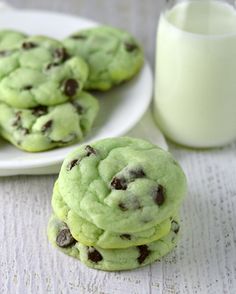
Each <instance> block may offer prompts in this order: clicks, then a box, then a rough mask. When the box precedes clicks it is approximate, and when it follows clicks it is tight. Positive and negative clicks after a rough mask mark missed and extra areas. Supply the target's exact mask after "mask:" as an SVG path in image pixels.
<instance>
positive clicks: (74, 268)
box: [0, 0, 236, 294]
mask: <svg viewBox="0 0 236 294" xmlns="http://www.w3.org/2000/svg"><path fill="white" fill-rule="evenodd" d="M9 3H10V4H13V5H15V6H17V7H22V8H40V9H48V10H57V11H63V12H67V13H73V14H77V15H81V16H85V17H88V18H92V19H94V20H97V21H100V22H103V23H107V24H111V25H114V26H118V27H122V28H125V29H128V30H129V31H130V32H132V33H133V34H134V35H135V36H136V37H137V38H138V39H139V40H140V41H141V42H142V43H143V44H144V46H145V50H146V55H147V57H148V58H149V60H150V61H151V63H152V64H153V61H154V50H155V30H156V24H157V18H158V15H159V11H160V6H161V3H159V2H157V1H155V0H145V1H141V0H139V1H137V0H119V1H118V0H110V1H109V0H97V1H96V0H93V1H92V0H67V1H66V0H64V1H59V0H50V1H48V0H40V1H36V0H12V1H9ZM170 150H171V152H172V153H173V154H174V156H175V157H176V158H177V160H179V162H180V163H181V165H182V166H183V168H184V170H185V172H186V174H187V177H188V182H189V193H188V197H187V199H186V201H185V203H184V206H183V210H182V240H181V241H180V243H179V245H178V247H177V249H176V250H175V251H174V252H172V253H171V254H169V255H168V256H167V257H166V258H164V259H163V260H162V261H161V262H157V263H155V264H153V265H151V266H148V267H145V268H143V269H140V270H135V271H131V272H117V273H106V272H101V271H96V270H91V269H88V268H86V267H85V266H83V265H82V264H81V263H80V262H78V261H77V260H74V259H72V258H69V257H67V256H65V255H63V254H62V253H60V252H59V251H57V250H54V249H52V247H51V246H50V245H49V243H48V241H47V237H46V226H47V220H48V218H49V215H50V213H51V206H50V198H51V191H52V187H53V183H54V180H55V178H56V177H55V176H38V177H36V176H35V177H30V176H22V177H7V178H0V293H1V294H16V293H17V294H18V293H20V294H27V293H40V294H44V293H55V294H59V293H80V294H83V293H85V294H87V293H96V294H113V293H115V294H135V293H137V294H141V293H142V294H150V293H153V294H159V293H164V294H167V293H168V294H170V293H171V294H173V293H189V294H192V293H203V294H206V293H211V294H228V293H232V294H234V293H236V143H233V144H231V145H230V146H226V147H225V148H220V149H216V150H210V151H193V150H188V149H185V148H182V147H177V146H175V145H172V144H171V145H170Z"/></svg>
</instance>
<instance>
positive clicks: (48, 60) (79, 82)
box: [0, 36, 88, 108]
mask: <svg viewBox="0 0 236 294" xmlns="http://www.w3.org/2000/svg"><path fill="white" fill-rule="evenodd" d="M5 63H6V64H5V66H6V67H7V68H8V70H7V71H6V70H4V72H2V73H1V70H0V100H1V101H3V102H5V103H7V104H8V105H11V106H12V107H15V108H33V107H36V106H38V105H45V106H52V105H56V104H60V103H63V102H66V101H68V100H69V99H71V98H73V97H75V96H76V95H78V94H79V92H80V91H81V90H82V88H83V87H84V84H85V82H86V80H87V77H88V66H87V64H86V63H85V62H84V60H83V59H81V58H80V57H78V56H77V57H74V56H72V55H70V54H68V52H67V51H66V49H65V48H64V47H63V45H62V44H61V43H60V42H59V41H57V40H54V39H52V38H49V37H45V36H33V37H29V38H26V39H24V40H23V41H22V42H20V43H19V45H18V51H17V52H16V53H15V55H13V56H9V57H8V60H7V61H5Z"/></svg>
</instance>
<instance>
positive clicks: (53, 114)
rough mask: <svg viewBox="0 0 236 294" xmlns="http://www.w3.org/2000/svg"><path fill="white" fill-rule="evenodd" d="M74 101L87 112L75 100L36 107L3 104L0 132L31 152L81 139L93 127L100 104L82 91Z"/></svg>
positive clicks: (1, 105) (1, 106)
mask: <svg viewBox="0 0 236 294" xmlns="http://www.w3.org/2000/svg"><path fill="white" fill-rule="evenodd" d="M72 102H73V103H79V104H80V105H81V107H82V108H83V112H82V113H80V112H79V111H77V110H76V108H75V107H74V106H73V104H72V103H71V102H68V103H63V104H59V105H57V106H50V107H44V106H40V107H39V106H38V107H36V108H33V109H15V108H13V107H10V106H8V105H7V104H5V103H0V133H1V135H2V136H3V137H4V138H5V139H7V140H9V141H10V142H12V143H13V144H14V145H16V146H17V147H19V148H21V149H23V150H26V151H30V152H37V151H43V150H48V149H51V148H54V147H58V146H66V145H68V144H72V143H74V142H76V141H79V140H81V139H82V138H83V137H84V136H85V135H86V134H87V133H88V131H89V130H90V129H91V128H92V125H93V122H94V120H95V117H96V115H97V113H98V109H99V105H98V102H97V100H96V99H95V98H94V97H93V96H91V95H90V94H88V93H86V92H81V93H80V94H79V95H77V96H76V97H74V98H73V100H72ZM65 122H66V123H65Z"/></svg>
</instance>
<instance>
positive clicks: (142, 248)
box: [137, 245, 151, 264]
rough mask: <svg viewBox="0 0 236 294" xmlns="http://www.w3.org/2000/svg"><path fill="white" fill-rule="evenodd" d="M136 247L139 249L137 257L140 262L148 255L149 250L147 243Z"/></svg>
mask: <svg viewBox="0 0 236 294" xmlns="http://www.w3.org/2000/svg"><path fill="white" fill-rule="evenodd" d="M137 247H138V250H139V257H138V258H137V259H138V262H139V264H141V263H143V262H144V260H145V259H146V258H147V257H148V255H149V254H150V252H151V251H150V250H149V249H148V246H147V245H140V246H137Z"/></svg>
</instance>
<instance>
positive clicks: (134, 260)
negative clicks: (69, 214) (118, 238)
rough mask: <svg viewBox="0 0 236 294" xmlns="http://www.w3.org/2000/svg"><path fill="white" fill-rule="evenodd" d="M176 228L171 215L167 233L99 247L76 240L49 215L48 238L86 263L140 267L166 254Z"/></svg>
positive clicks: (117, 267) (112, 268)
mask: <svg viewBox="0 0 236 294" xmlns="http://www.w3.org/2000/svg"><path fill="white" fill-rule="evenodd" d="M179 229H180V226H179V219H178V217H175V218H174V219H173V220H172V223H171V228H170V231H169V232H168V234H167V235H166V236H164V237H162V238H161V239H159V240H157V241H153V242H150V243H147V244H143V245H140V246H134V247H129V248H125V249H103V248H100V247H97V246H96V247H93V246H86V245H83V244H82V243H80V242H78V241H77V240H76V239H74V238H73V236H72V234H71V232H70V230H69V228H68V226H67V225H66V224H65V223H64V222H62V221H60V220H58V219H57V218H56V217H55V216H52V217H51V219H50V221H49V224H48V238H49V241H50V242H51V243H52V245H54V246H56V247H57V248H59V249H60V250H62V251H63V252H64V253H66V254H68V255H70V256H73V257H75V258H78V259H80V260H81V261H82V262H83V263H84V264H86V265H87V266H88V267H91V268H95V269H100V270H106V271H116V270H130V269H134V268H138V267H142V266H145V265H147V264H150V263H152V262H154V261H156V260H158V259H159V258H161V257H162V256H164V255H166V254H167V253H169V252H170V251H171V250H172V249H173V248H174V247H175V246H176V244H177V240H178V235H179Z"/></svg>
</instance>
